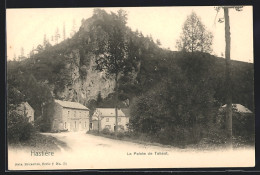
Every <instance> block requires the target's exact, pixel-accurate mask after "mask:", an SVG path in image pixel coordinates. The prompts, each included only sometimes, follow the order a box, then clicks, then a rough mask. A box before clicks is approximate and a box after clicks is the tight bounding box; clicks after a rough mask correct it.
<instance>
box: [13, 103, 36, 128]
mask: <svg viewBox="0 0 260 175" xmlns="http://www.w3.org/2000/svg"><path fill="white" fill-rule="evenodd" d="M16 111H17V113H18V114H20V115H23V116H26V117H27V118H28V121H29V122H30V123H32V122H33V121H34V109H33V108H32V107H31V106H30V105H29V103H28V102H22V103H21V104H20V105H19V106H18V107H17V108H16Z"/></svg>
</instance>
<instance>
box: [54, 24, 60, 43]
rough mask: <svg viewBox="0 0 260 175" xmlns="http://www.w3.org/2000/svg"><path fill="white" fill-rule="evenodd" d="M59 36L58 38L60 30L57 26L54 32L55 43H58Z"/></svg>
mask: <svg viewBox="0 0 260 175" xmlns="http://www.w3.org/2000/svg"><path fill="white" fill-rule="evenodd" d="M59 38H60V32H59V28H58V27H57V29H56V32H55V44H58V43H59Z"/></svg>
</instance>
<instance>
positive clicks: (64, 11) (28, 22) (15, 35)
mask: <svg viewBox="0 0 260 175" xmlns="http://www.w3.org/2000/svg"><path fill="white" fill-rule="evenodd" d="M103 9H105V10H106V11H107V12H109V11H114V12H115V11H117V10H118V9H120V8H103ZM121 9H124V10H125V11H127V14H128V23H127V25H128V26H129V27H130V28H131V29H132V30H133V31H135V30H136V29H138V30H139V31H141V32H142V33H143V34H144V35H145V36H146V35H152V37H153V39H154V41H156V39H159V40H160V41H161V43H162V47H163V48H170V49H171V50H177V49H176V47H175V43H176V40H177V39H178V38H179V36H180V34H181V30H182V25H183V23H184V22H185V20H186V18H187V16H188V15H189V14H191V12H192V11H194V12H195V13H196V14H197V15H198V16H199V17H200V18H201V20H202V23H203V24H205V26H206V27H207V29H208V30H209V31H211V32H212V33H213V35H214V40H213V46H212V48H213V53H212V54H214V55H217V56H221V55H222V54H223V55H224V54H225V31H224V23H218V19H219V18H221V17H224V14H223V10H221V11H220V12H219V13H218V14H217V12H216V11H215V10H214V7H213V6H207V7H198V6H196V7H195V6H194V7H192V6H190V7H127V8H125V7H123V8H121ZM92 13H93V8H45V9H43V8H41V9H40V8H39V9H7V11H6V23H7V24H6V26H7V29H6V31H7V46H6V47H7V56H8V60H9V59H12V58H13V57H14V54H16V56H18V55H20V54H21V47H23V48H24V53H25V55H27V54H28V53H29V51H31V50H32V48H33V47H34V48H36V47H37V45H38V44H42V43H43V37H44V34H46V35H47V38H48V39H49V40H51V36H52V35H54V33H55V31H56V29H57V27H58V28H59V31H60V34H61V38H62V30H63V23H65V26H66V36H67V37H69V35H70V31H71V29H72V23H73V19H75V22H76V26H77V30H78V28H79V27H80V25H81V19H82V18H84V19H87V18H89V17H91V16H92ZM216 15H217V17H216ZM229 16H230V30H231V59H233V60H239V61H244V62H251V63H252V62H253V8H252V6H245V7H244V8H243V11H241V12H237V11H235V10H234V9H230V13H229ZM215 18H216V20H215ZM52 44H54V43H52Z"/></svg>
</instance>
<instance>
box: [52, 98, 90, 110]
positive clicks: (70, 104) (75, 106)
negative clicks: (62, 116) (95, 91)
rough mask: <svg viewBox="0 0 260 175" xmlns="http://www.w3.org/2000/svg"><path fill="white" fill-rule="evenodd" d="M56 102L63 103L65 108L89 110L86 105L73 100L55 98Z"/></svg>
mask: <svg viewBox="0 0 260 175" xmlns="http://www.w3.org/2000/svg"><path fill="white" fill-rule="evenodd" d="M55 102H56V103H58V104H59V105H61V106H62V107H64V108H73V109H84V110H89V109H88V108H87V107H86V106H84V105H82V104H80V103H78V102H71V101H61V100H55Z"/></svg>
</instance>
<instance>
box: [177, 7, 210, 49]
mask: <svg viewBox="0 0 260 175" xmlns="http://www.w3.org/2000/svg"><path fill="white" fill-rule="evenodd" d="M212 39H213V35H212V33H211V32H209V31H207V30H206V27H205V26H204V24H202V22H201V19H200V18H199V17H198V16H197V14H196V13H195V12H192V13H191V14H190V15H189V16H188V17H187V19H186V21H185V22H184V25H183V27H182V34H181V36H180V39H179V40H177V42H176V47H177V49H178V50H182V51H186V52H194V51H200V52H206V53H210V52H212V49H211V45H212Z"/></svg>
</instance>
